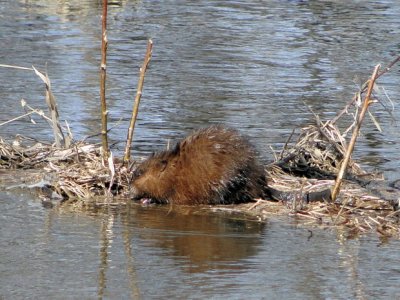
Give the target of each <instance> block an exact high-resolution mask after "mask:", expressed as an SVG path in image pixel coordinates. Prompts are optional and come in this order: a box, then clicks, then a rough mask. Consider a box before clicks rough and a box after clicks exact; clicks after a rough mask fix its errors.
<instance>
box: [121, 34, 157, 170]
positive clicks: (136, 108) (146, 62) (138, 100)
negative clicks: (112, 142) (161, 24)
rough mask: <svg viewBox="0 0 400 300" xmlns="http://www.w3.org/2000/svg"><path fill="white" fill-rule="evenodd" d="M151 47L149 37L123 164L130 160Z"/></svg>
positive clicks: (151, 42)
mask: <svg viewBox="0 0 400 300" xmlns="http://www.w3.org/2000/svg"><path fill="white" fill-rule="evenodd" d="M152 49H153V41H152V40H151V39H149V40H148V41H147V50H146V55H145V57H144V61H143V65H142V67H141V68H140V76H139V81H138V85H137V90H136V97H135V102H134V104H133V110H132V117H131V122H130V124H129V128H128V136H127V138H126V146H125V153H124V164H128V163H129V160H130V153H131V151H130V149H131V143H132V137H133V131H134V129H135V123H136V119H137V115H138V111H139V104H140V98H141V96H142V90H143V83H144V75H145V73H146V70H147V66H148V64H149V62H150V60H151V54H152Z"/></svg>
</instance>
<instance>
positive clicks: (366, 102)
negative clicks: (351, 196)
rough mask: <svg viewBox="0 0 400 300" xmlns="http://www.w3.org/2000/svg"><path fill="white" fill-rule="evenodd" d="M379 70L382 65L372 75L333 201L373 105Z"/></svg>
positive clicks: (334, 189) (338, 177)
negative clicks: (367, 114)
mask: <svg viewBox="0 0 400 300" xmlns="http://www.w3.org/2000/svg"><path fill="white" fill-rule="evenodd" d="M379 68H380V65H377V66H376V67H375V69H374V72H373V73H372V76H371V78H370V79H369V81H368V90H367V94H366V95H365V99H364V103H363V106H362V109H361V112H360V114H359V116H358V118H357V122H356V125H355V126H354V130H353V135H352V136H351V140H350V143H349V146H348V148H347V151H346V153H345V156H344V159H343V162H342V165H341V166H340V170H339V173H338V175H337V178H336V182H335V186H334V187H333V190H332V201H335V199H336V197H337V195H338V194H339V191H340V185H341V183H342V180H343V177H344V175H345V173H346V169H347V165H348V164H349V161H350V157H351V154H352V152H353V149H354V145H355V143H356V140H357V136H358V133H359V131H360V128H361V123H362V121H363V119H364V116H365V113H366V112H367V109H368V107H369V105H370V104H371V103H372V100H371V94H372V89H373V87H374V84H375V81H376V79H377V76H378V70H379Z"/></svg>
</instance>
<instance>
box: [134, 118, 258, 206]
mask: <svg viewBox="0 0 400 300" xmlns="http://www.w3.org/2000/svg"><path fill="white" fill-rule="evenodd" d="M255 156H256V155H255V151H254V149H253V147H252V146H251V145H250V144H249V143H248V141H247V140H246V139H244V138H243V137H241V136H240V135H239V134H238V132H237V131H236V130H233V129H230V128H226V127H223V126H211V127H208V128H205V129H201V130H199V131H197V132H194V133H193V134H191V135H189V136H188V137H186V138H185V139H184V140H182V141H181V142H179V143H178V144H176V146H175V147H174V149H172V150H169V151H162V152H159V153H156V154H154V155H152V156H151V157H149V158H148V159H147V160H145V161H144V162H143V163H141V164H140V165H139V166H138V167H137V169H136V170H135V171H134V174H133V180H132V186H133V194H134V195H133V196H134V198H136V199H139V198H151V199H153V200H155V201H156V202H159V203H173V204H185V205H196V204H228V203H241V202H248V201H251V200H252V199H253V198H259V197H263V196H264V189H265V175H264V170H263V168H262V167H261V165H260V164H259V163H258V161H257V159H256V157H255Z"/></svg>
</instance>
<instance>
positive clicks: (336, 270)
mask: <svg viewBox="0 0 400 300" xmlns="http://www.w3.org/2000/svg"><path fill="white" fill-rule="evenodd" d="M0 205H1V207H2V214H1V224H2V231H1V232H2V234H1V236H0V243H1V245H2V247H1V248H0V261H1V262H2V263H1V264H0V283H1V285H0V296H1V297H3V298H4V299H22V298H27V297H32V296H34V297H35V298H52V299H65V298H73V299H75V298H84V299H92V298H96V297H97V296H98V297H100V298H110V299H117V298H118V299H119V298H122V299H126V298H133V299H138V298H145V299H160V298H171V299H176V298H185V299H186V298H207V297H212V298H224V299H226V298H227V297H228V298H229V299H231V298H233V299H243V297H246V298H250V299H261V298H266V299H274V298H277V297H282V295H284V296H285V299H328V298H329V299H354V298H356V299H366V298H367V299H368V298H380V299H396V298H398V297H399V296H400V290H399V288H398V286H399V284H400V277H399V273H400V268H399V267H398V263H397V262H398V249H399V246H400V243H399V241H396V240H393V241H390V243H388V244H380V242H379V240H378V239H377V238H375V237H371V236H365V237H362V238H360V239H355V240H343V239H342V238H341V236H340V234H338V235H335V233H334V232H331V231H329V230H321V229H318V228H312V236H311V235H310V231H309V230H310V229H307V228H304V227H302V226H297V225H295V224H290V220H282V221H277V220H270V221H269V222H268V223H267V224H261V223H256V222H245V221H241V220H233V219H230V218H227V216H226V215H218V214H215V213H214V214H211V215H207V214H204V213H203V214H200V215H199V214H198V211H196V210H194V209H190V210H187V211H185V210H183V209H179V211H176V210H174V209H173V210H172V211H170V210H169V208H167V207H140V206H137V205H132V206H130V207H127V208H126V209H119V210H109V211H108V210H107V209H104V210H101V211H96V212H91V211H88V212H86V213H78V212H68V211H66V210H65V209H59V208H53V209H44V208H43V207H41V205H40V203H39V202H38V201H32V200H31V199H30V197H28V196H27V195H24V194H21V195H15V194H12V195H10V194H6V193H4V192H2V193H0Z"/></svg>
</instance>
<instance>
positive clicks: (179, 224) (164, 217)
mask: <svg viewBox="0 0 400 300" xmlns="http://www.w3.org/2000/svg"><path fill="white" fill-rule="evenodd" d="M126 221H127V222H128V224H127V225H132V223H133V224H136V225H139V226H140V227H141V228H143V231H140V232H139V233H138V232H132V234H139V237H140V238H142V239H146V240H149V242H152V244H150V245H151V247H154V246H157V247H162V248H166V249H167V250H168V251H169V252H170V254H171V255H172V256H174V257H177V258H183V259H184V260H187V262H186V263H185V264H187V265H189V269H188V272H189V273H191V272H204V271H207V270H210V269H225V268H226V269H230V270H231V271H233V270H235V272H239V271H240V270H242V269H243V270H245V269H246V266H245V265H241V264H239V263H238V262H239V261H240V260H241V259H246V258H248V257H249V256H252V255H255V254H256V252H257V247H258V246H260V235H261V234H262V232H263V230H264V228H265V227H266V225H265V224H264V223H259V222H249V221H247V222H245V221H243V220H235V219H229V218H221V217H218V216H215V217H212V216H209V215H196V214H195V213H192V212H191V211H190V210H187V211H174V210H173V211H171V212H168V208H166V209H165V208H163V209H160V210H159V211H158V210H155V209H153V208H152V209H143V208H136V209H134V210H133V211H131V213H130V214H128V215H127V216H126Z"/></svg>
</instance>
